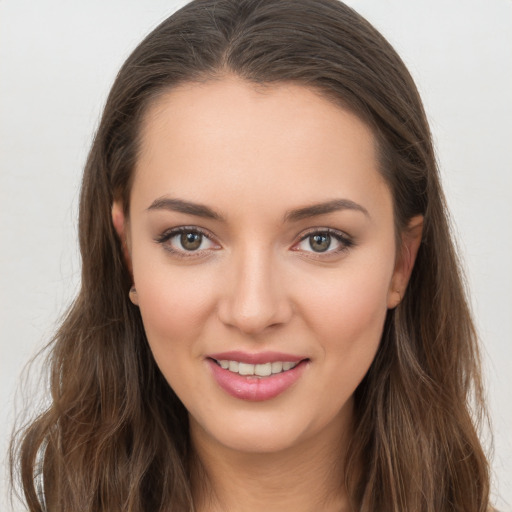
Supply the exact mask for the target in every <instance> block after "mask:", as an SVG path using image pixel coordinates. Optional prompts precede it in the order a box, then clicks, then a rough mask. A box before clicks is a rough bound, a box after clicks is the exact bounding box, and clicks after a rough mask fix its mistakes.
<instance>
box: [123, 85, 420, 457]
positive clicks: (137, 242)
mask: <svg viewBox="0 0 512 512" xmlns="http://www.w3.org/2000/svg"><path fill="white" fill-rule="evenodd" d="M142 135H143V137H142V147H141V154H140V157H139V159H138V162H137V165H136V169H135V177H134V182H133V188H132V191H131V204H130V212H129V219H123V218H122V213H121V211H122V205H120V204H118V203H116V204H114V208H113V216H114V223H115V225H116V228H117V229H118V232H119V233H120V235H121V236H122V237H124V238H125V239H126V242H127V246H128V250H129V259H130V264H131V266H132V269H133V279H134V284H135V287H136V290H137V291H136V294H134V296H132V300H133V301H134V302H135V303H137V304H138V306H139V307H140V312H141V315H142V319H143V322H144V327H145V330H146V333H147V338H148V341H149V344H150V346H151V350H152V352H153V354H154V357H155V360H156V362H157V364H158V366H159V368H160V370H161V371H162V373H163V375H164V376H165V378H166V379H167V381H168V383H169V385H170V386H171V387H172V388H173V389H174V391H175V392H176V394H177V395H178V396H179V398H180V399H181V400H182V402H183V403H184V405H185V407H186V408H187V410H188V411H189V415H190V420H191V429H192V434H193V438H194V436H196V437H201V438H202V439H206V440H210V441H211V442H212V443H217V444H220V445H223V446H226V447H229V448H232V449H235V450H241V451H260V452H271V451H277V450H283V449H286V448H291V447H299V446H300V445H301V443H303V442H306V441H311V440H314V439H316V438H318V439H320V438H321V437H322V436H324V437H325V436H326V435H327V436H328V435H331V434H332V433H334V432H336V433H337V434H336V435H339V432H340V431H341V430H342V429H343V428H344V426H346V425H347V424H348V423H349V422H350V418H351V414H352V396H353V393H354V390H355V388H356V387H357V385H358V384H359V383H360V382H361V380H362V378H363V377H364V375H365V373H366V372H367V370H368V368H369V366H370V364H371V362H372V360H373V358H374V355H375V353H376V351H377V348H378V345H379V341H380V338H381V335H382V329H383V323H384V319H385V316H386V311H387V309H388V308H390V307H394V306H396V304H397V302H398V301H399V297H400V295H403V288H404V286H405V284H406V280H407V276H408V272H409V270H410V269H407V268H406V266H404V265H401V264H400V263H398V261H399V260H400V258H397V254H396V245H395V233H394V222H393V205H392V198H391V195H390V192H389V190H388V187H387V185H386V183H385V182H384V181H383V179H382V178H381V175H380V174H379V172H378V164H377V160H376V149H375V143H374V138H373V135H372V133H371V131H370V130H369V129H368V128H367V126H366V125H365V124H363V122H361V121H360V120H359V119H358V118H357V117H355V116H354V115H353V114H351V113H349V112H347V111H345V110H343V109H341V108H340V107H338V106H335V105H334V104H332V103H330V102H329V101H327V100H326V99H324V98H322V97H321V96H319V95H318V94H317V93H315V92H313V91H312V90H309V89H307V88H305V87H301V86H298V85H289V84H279V85H272V86H269V87H266V88H259V89H258V88H256V87H255V86H254V85H252V84H249V83H247V82H244V81H242V80H240V79H236V78H232V77H227V78H225V79H222V80H218V81H211V82H207V83H203V84H185V85H183V86H180V87H178V88H176V89H173V90H172V91H170V92H168V93H167V94H166V95H164V96H162V97H161V98H159V100H158V101H157V103H156V104H154V105H153V106H152V107H151V109H150V110H149V112H148V114H147V116H146V119H145V123H144V125H143V132H142ZM400 288H401V289H400Z"/></svg>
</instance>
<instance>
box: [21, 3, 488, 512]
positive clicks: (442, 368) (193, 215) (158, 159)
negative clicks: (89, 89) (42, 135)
mask: <svg viewBox="0 0 512 512" xmlns="http://www.w3.org/2000/svg"><path fill="white" fill-rule="evenodd" d="M80 247H81V255H82V260H83V269H82V288H81V291H80V293H79V295H78V297H77V299H76V301H75V303H74V304H73V306H72V308H71V309H70V311H69V313H68V316H67V318H66V319H65V321H64V322H63V324H62V326H61V328H60V330H59V331H58V333H57V335H56V337H55V341H54V345H53V349H52V350H53V352H52V375H53V380H52V398H53V403H52V405H51V406H50V407H49V409H48V410H47V411H46V412H45V413H44V414H43V415H41V416H40V418H39V419H38V420H37V421H36V422H34V423H33V424H32V425H31V426H30V427H29V428H28V429H27V430H26V432H24V433H23V434H22V435H21V436H20V438H19V455H18V457H19V460H20V463H21V474H22V478H23V486H24V491H25V496H26V500H27V503H28V505H29V508H30V510H41V509H44V508H45V509H47V510H50V511H59V510H91V511H92V510H94V511H98V510H105V511H107V510H108V511H113V510H133V511H135V510H162V511H166V510H173V511H174V510H184V511H185V510H187V511H188V510H196V511H206V510H208V511H216V510H244V511H251V510H262V509H264V510H278V509H279V510H295V511H301V510H325V511H331V510H332V511H348V510H361V511H377V510H378V511H381V510H390V511H406V510H407V511H410V510H415V511H416V510H417V511H425V512H427V511H429V512H430V511H448V510H450V511H451V510H460V511H463V510H464V511H473V510H475V511H484V510H487V509H488V492H489V483H488V480H489V477H488V468H487V462H486V459H485V456H484V454H483V451H482V449H481V447H480V443H479V440H478V437H477V434H476V430H475V426H474V424H473V422H472V418H471V415H470V412H469V409H468V405H469V402H470V401H471V400H474V401H475V403H476V404H477V411H481V409H482V398H481V395H482V391H481V384H480V371H479V360H478V350H477V345H476V337H475V334H474V329H473V326H472V322H471V318H470V315H469V312H468V307H467V302H466V298H465V296H464V292H463V286H462V283H461V277H460V272H459V267H458V263H457V260H456V257H455V254H454V250H453V245H452V242H451V239H450V235H449V229H448V225H447V221H446V214H445V208H444V201H443V195H442V191H441V189H440V185H439V179H438V174H437V170H436V165H435V157H434V152H433V148H432V144H431V139H430V134H429V128H428V124H427V122H426V119H425V115H424V112H423V108H422V105H421V101H420V99H419V96H418V93H417V91H416V88H415V86H414V83H413V81H412V79H411V77H410V76H409V74H408V72H407V70H406V69H405V67H404V65H403V63H402V62H401V60H400V59H399V57H398V56H397V55H396V53H395V52H394V51H393V49H392V48H391V47H390V46H389V44H388V43H387V42H386V41H385V40H384V39H383V38H382V36H380V34H378V33H377V32H376V31H375V29H373V28H372V27H371V26H370V25H369V24H368V23H367V22H366V21H365V20H363V19H362V18H361V17H360V16H358V15H357V14H356V13H354V12H353V11H352V10H351V9H349V8H348V7H346V6H344V5H343V4H341V3H339V2H337V1H334V0H294V1H278V0H261V1H254V0H251V1H240V0H238V1H235V0H220V1H216V0H215V1H211V0H208V1H204V0H203V1H195V2H192V3H191V4H189V5H187V6H186V7H184V8H183V9H182V10H181V11H179V12H178V13H176V14H175V15H173V16H172V17H171V18H169V19H168V20H166V21H165V22H164V23H162V24H161V25H160V26H159V27H158V28H157V29H156V30H155V31H154V32H153V33H152V34H150V35H149V36H148V37H147V38H146V39H145V40H144V41H143V42H142V43H141V45H139V47H138V48H137V49H136V50H135V51H134V53H133V54H132V55H131V56H130V57H129V58H128V60H127V61H126V63H125V65H124V66H123V68H122V69H121V71H120V73H119V75H118V77H117V79H116V82H115V84H114V86H113V88H112V91H111V94H110V96H109V99H108V101H107V105H106V107H105V111H104V114H103V118H102V121H101V124H100V127H99V129H98V133H97V135H96V138H95V141H94V144H93V147H92V149H91V152H90V155H89V159H88V162H87V165H86V169H85V173H84V179H83V186H82V195H81V202H80ZM34 473H36V478H35V479H34ZM38 484H39V485H40V487H41V490H40V491H38V490H37V489H36V486H37V485H38Z"/></svg>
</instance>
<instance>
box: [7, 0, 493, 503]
mask: <svg viewBox="0 0 512 512" xmlns="http://www.w3.org/2000/svg"><path fill="white" fill-rule="evenodd" d="M226 74H234V75H236V76H238V77H241V78H243V79H245V80H247V81H249V82H253V83H260V84H272V83H275V82H293V83H296V84H300V85H303V86H305V87H309V88H313V89H314V90H316V91H319V92H320V93H321V94H323V95H324V96H325V97H326V98H328V99H329V100H330V101H333V102H335V103H337V104H339V105H342V106H343V107H344V108H346V109H349V110H350V111H352V112H353V113H355V114H356V115H357V116H359V118H360V119H362V120H363V121H364V122H366V123H367V124H368V125H369V126H370V127H371V129H372V130H373V133H374V134H375V137H376V140H377V142H378V147H379V154H380V172H381V173H382V175H383V176H384V178H385V180H386V182H387V184H388V185H389V188H390V190H391V193H392V197H393V201H394V216H395V223H396V230H397V233H398V234H399V233H400V231H401V230H402V229H403V228H404V226H405V225H406V224H407V222H408V220H409V219H411V218H412V217H413V216H415V215H419V214H421V215H423V216H424V228H423V229H424V231H423V238H422V242H421V245H420V248H419V252H418V256H417V260H416V264H415V266H414V269H413V272H412V276H411V279H410V283H409V286H408V289H407V291H406V293H405V296H404V298H403V301H402V302H401V304H400V305H399V306H398V307H397V308H396V309H395V310H392V311H389V312H388V315H387V319H386V322H385V327H384V332H383V336H382V341H381V344H380V347H379V350H378V352H377V355H376V357H375V360H374V361H373V363H372V365H371V368H370V370H369V371H368V373H367V375H366V376H365V378H364V380H363V381H362V382H361V384H360V385H359V387H358V389H357V390H356V396H355V422H356V424H355V435H354V436H353V440H352V441H351V444H350V447H349V451H348V455H347V460H346V464H347V466H346V467H347V470H346V475H347V476H346V482H340V486H341V485H346V487H347V489H348V492H349V496H350V499H351V504H352V507H353V510H358V511H361V512H377V511H387V512H411V511H415V512H448V511H450V512H456V511H457V512H463V511H464V512H484V511H485V510H487V509H488V495H489V470H488V463H487V460H486V457H485V454H484V452H483V450H482V447H481V445H480V441H479V438H478V435H477V434H478V428H477V427H478V424H479V419H481V418H482V417H483V416H482V414H483V412H484V411H485V410H484V403H483V398H482V385H481V374H480V363H479V354H478V346H477V338H476V334H475V330H474V327H473V323H472V320H471V316H470V311H469V307H468V302H467V298H466V294H465V289H464V284H463V276H462V275H461V270H460V264H459V262H458V260H457V257H456V253H455V250H454V244H453V241H452V237H451V233H450V227H449V222H448V214H447V210H446V207H445V201H444V197H443V193H442V190H441V186H440V180H439V174H438V170H437V166H436V160H435V154H434V150H433V146H432V141H431V135H430V131H429V126H428V123H427V119H426V116H425V113H424V110H423V107H422V103H421V100H420V97H419V95H418V92H417V89H416V87H415V84H414V82H413V80H412V78H411V76H410V75H409V73H408V71H407V69H406V67H405V65H404V64H403V62H402V60H401V59H400V58H399V56H398V55H397V54H396V52H395V51H394V50H393V48H392V47H391V46H390V44H389V43H388V42H387V41H386V40H385V39H384V38H383V37H382V35H381V34H379V33H378V32H377V31H376V30H375V29H374V28H373V27H372V26H371V25H370V24H369V23H368V22H367V21H366V20H365V19H363V18H362V17H361V16H360V15H358V14H357V13H356V12H354V11H353V10H352V9H350V8H349V7H347V6H346V5H344V4H343V3H341V2H338V1H337V0H195V1H193V2H191V3H190V4H188V5H186V6H185V7H184V8H182V9H181V10H179V11H177V12H176V13H175V14H174V15H172V16H171V17H169V18H168V19H167V20H165V21H164V22H163V23H162V24H160V25H159V26H158V27H157V28H156V29H155V30H154V31H153V32H152V33H151V34H149V35H148V36H147V37H146V38H145V39H144V41H143V42H142V43H141V44H140V45H139V46H138V47H137V48H136V49H135V51H134V52H133V53H132V54H131V55H130V57H129V58H128V59H127V61H126V62H125V64H124V65H123V67H122V69H121V70H120V72H119V74H118V76H117V78H116V80H115V83H114V85H113V87H112V90H111V92H110V95H109V97H108V100H107V103H106V106H105V109H104V112H103V116H102V119H101V123H100V125H99V128H98V130H97V133H96V135H95V138H94V142H93V145H92V148H91V151H90V153H89V157H88V160H87V163H86V166H85V171H84V176H83V183H82V189H81V197H80V209H79V242H80V251H81V258H82V276H81V289H80V291H79V294H78V296H77V298H76V300H75V301H74V303H73V304H72V305H71V307H70V309H69V311H68V313H67V315H66V317H65V319H64V320H63V322H62V325H61V327H60V329H59V330H58V332H57V333H56V335H55V337H54V339H53V341H52V343H51V344H50V352H49V368H50V370H49V371H50V385H51V404H50V406H49V407H48V408H47V410H46V411H45V412H43V413H42V414H41V415H40V416H38V417H37V419H36V420H35V421H33V422H32V423H30V424H29V425H28V426H26V427H25V428H24V429H23V430H21V431H20V432H18V435H17V436H16V438H15V439H14V441H13V444H12V448H11V463H12V468H13V469H12V472H13V474H18V476H19V480H20V483H21V487H22V490H23V493H24V496H25V501H26V502H27V504H28V508H29V510H30V511H32V512H36V511H42V510H44V509H45V508H44V507H45V506H46V508H47V510H50V511H51V512H64V511H66V512H68V511H70V510H76V511H78V510H80V511H90V512H92V511H94V512H101V511H104V512H106V511H108V512H115V511H121V510H123V511H130V512H142V511H148V510H151V511H161V512H164V511H168V510H173V511H179V512H190V511H192V510H194V504H193V499H192V493H191V488H190V481H191V471H192V464H191V460H192V458H193V451H192V447H191V446H190V441H189V437H188V419H187V412H186V410H185V408H184V406H183V405H182V404H181V402H180V401H179V399H178V398H177V397H176V395H175V394H174V392H173V390H172V389H171V388H170V387H169V385H168V384H167V382H166V381H165V379H164V378H163V376H162V375H161V373H160V371H159V369H158V368H157V366H156V364H155V361H154V359H153V357H152V354H151V351H150V349H149V346H148V343H147V340H146V337H145V333H144V329H143V326H142V321H141V317H140V313H139V310H138V309H137V308H136V307H135V306H133V305H132V304H131V302H130V301H129V299H128V291H129V288H130V286H131V275H130V269H129V268H127V266H126V264H125V261H124V258H123V247H122V246H121V243H120V240H119V239H118V237H117V236H116V233H115V230H114V228H113V226H112V222H111V207H112V203H113V201H114V200H115V199H121V200H122V202H123V204H124V207H125V208H126V214H127V213H128V207H129V197H130V187H131V180H132V174H133V169H134V163H135V162H136V160H137V154H138V151H139V145H140V128H141V121H142V118H143V116H144V114H145V112H146V111H147V109H148V107H149V105H150V104H152V103H153V102H155V101H156V100H157V99H158V97H159V96H160V95H161V94H162V93H164V92H166V91H168V90H169V89H170V88H172V87H175V86H176V85H178V84H182V83H185V82H194V81H206V80H210V79H215V78H219V77H222V76H224V75H226ZM36 473H40V474H41V475H42V477H43V478H44V480H43V481H44V485H43V487H44V489H43V492H38V491H37V489H36V485H35V482H34V480H35V478H34V475H36ZM37 478H38V477H37V475H36V480H37ZM43 502H46V505H44V503H43Z"/></svg>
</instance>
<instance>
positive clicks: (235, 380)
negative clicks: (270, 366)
mask: <svg viewBox="0 0 512 512" xmlns="http://www.w3.org/2000/svg"><path fill="white" fill-rule="evenodd" d="M230 354H231V357H225V355H226V354H222V356H223V357H222V358H221V359H230V360H235V361H241V362H249V361H248V360H247V358H245V359H244V358H240V357H239V356H237V357H232V355H233V353H230ZM217 355H220V354H217ZM246 355H247V354H246ZM258 356H260V354H258ZM288 357H289V356H288ZM214 359H217V357H215V358H214ZM206 361H207V363H208V365H209V366H210V369H211V371H212V374H213V377H214V379H215V380H216V382H217V384H218V385H219V386H220V387H221V388H222V389H223V390H224V391H225V392H226V393H228V394H229V395H231V396H233V397H235V398H238V399H240V400H248V401H252V402H261V401H263V400H270V399H272V398H275V397H277V396H278V395H280V394H281V393H284V392H285V391H286V390H287V389H289V388H290V387H291V386H292V385H293V384H295V382H297V380H299V378H300V377H301V375H302V374H303V372H304V370H305V369H306V366H307V365H308V360H305V359H303V360H302V361H301V360H300V359H297V358H295V360H294V361H293V362H296V361H301V362H300V363H299V364H298V365H297V366H295V368H292V369H291V370H288V371H285V372H281V373H277V374H275V375H271V376H269V377H256V376H245V375H239V374H238V373H233V372H230V371H229V370H224V369H223V368H221V367H220V366H219V365H218V364H217V363H216V362H215V361H213V359H206ZM274 361H290V359H286V358H284V359H280V358H277V359H274ZM262 362H270V361H269V359H264V360H262ZM252 364H258V363H252ZM260 364H261V363H260Z"/></svg>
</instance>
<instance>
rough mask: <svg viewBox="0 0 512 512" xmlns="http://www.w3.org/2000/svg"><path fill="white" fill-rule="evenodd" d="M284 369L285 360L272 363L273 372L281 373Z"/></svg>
mask: <svg viewBox="0 0 512 512" xmlns="http://www.w3.org/2000/svg"><path fill="white" fill-rule="evenodd" d="M282 371H283V362H282V361H275V362H274V363H272V373H281V372H282Z"/></svg>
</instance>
